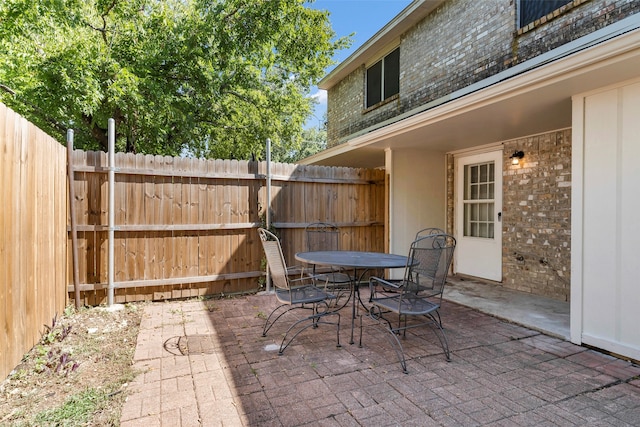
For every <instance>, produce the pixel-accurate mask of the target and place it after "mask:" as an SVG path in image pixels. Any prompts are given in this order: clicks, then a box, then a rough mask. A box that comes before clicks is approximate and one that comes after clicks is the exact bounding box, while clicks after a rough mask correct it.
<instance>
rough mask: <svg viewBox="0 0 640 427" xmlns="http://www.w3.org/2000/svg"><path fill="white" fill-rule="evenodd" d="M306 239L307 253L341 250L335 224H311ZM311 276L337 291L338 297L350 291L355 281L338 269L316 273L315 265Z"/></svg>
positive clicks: (306, 232) (338, 232) (338, 231)
mask: <svg viewBox="0 0 640 427" xmlns="http://www.w3.org/2000/svg"><path fill="white" fill-rule="evenodd" d="M305 237H306V241H307V251H309V252H315V251H338V250H340V229H339V228H338V227H337V226H336V225H334V224H329V223H326V222H315V223H312V224H309V225H307V226H306V227H305ZM311 274H312V275H313V277H314V278H315V280H316V281H317V282H319V283H324V284H325V288H327V289H329V288H330V289H331V290H332V291H335V292H336V293H337V297H340V296H342V291H346V292H349V291H350V286H351V281H352V280H353V279H352V278H351V276H350V275H349V274H347V273H346V272H345V271H344V270H342V269H340V268H338V267H331V270H330V271H328V272H325V271H316V266H315V265H314V266H313V267H312V272H311ZM336 299H339V298H336Z"/></svg>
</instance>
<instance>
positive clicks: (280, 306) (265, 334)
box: [262, 304, 292, 337]
mask: <svg viewBox="0 0 640 427" xmlns="http://www.w3.org/2000/svg"><path fill="white" fill-rule="evenodd" d="M282 307H287V304H281V305H279V306H277V307H276V308H274V309H273V311H272V312H271V313H270V314H269V316H268V317H267V320H265V322H264V326H263V327H262V336H263V337H266V336H267V332H269V329H271V327H272V326H273V325H274V324H275V323H276V322H277V321H278V319H279V318H281V317H282V316H283V315H284V314H285V313H287V312H288V311H289V310H291V309H292V307H289V308H288V309H287V310H285V311H283V312H282V313H280V314H279V315H278V316H276V318H275V319H273V321H272V322H271V324H269V320H271V318H272V317H273V315H274V314H275V313H276V312H277V311H278V310H280V309H281V308H282Z"/></svg>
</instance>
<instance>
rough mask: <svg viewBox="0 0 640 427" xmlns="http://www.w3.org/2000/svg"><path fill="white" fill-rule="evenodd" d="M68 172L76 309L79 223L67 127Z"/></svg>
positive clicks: (71, 135) (70, 135) (69, 134)
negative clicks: (75, 207)
mask: <svg viewBox="0 0 640 427" xmlns="http://www.w3.org/2000/svg"><path fill="white" fill-rule="evenodd" d="M67 174H68V176H69V220H70V221H71V260H72V264H73V291H74V294H75V300H76V309H79V308H80V271H79V267H78V227H77V225H78V223H77V221H76V210H75V209H74V206H75V200H76V195H75V188H74V184H73V181H74V172H73V129H67Z"/></svg>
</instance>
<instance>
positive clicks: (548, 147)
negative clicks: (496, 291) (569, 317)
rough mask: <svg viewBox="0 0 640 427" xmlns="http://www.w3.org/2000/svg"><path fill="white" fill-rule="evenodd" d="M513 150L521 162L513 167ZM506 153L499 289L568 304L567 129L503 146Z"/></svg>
mask: <svg viewBox="0 0 640 427" xmlns="http://www.w3.org/2000/svg"><path fill="white" fill-rule="evenodd" d="M516 150H522V151H524V153H525V157H524V158H523V159H522V160H521V161H520V164H519V165H517V166H514V165H511V162H510V159H509V158H508V157H509V155H510V154H511V153H513V152H514V151H516ZM504 154H505V158H504V166H503V168H504V172H503V194H502V218H503V224H502V227H503V228H502V272H503V284H504V286H506V287H509V288H513V289H517V290H520V291H524V292H530V293H533V294H537V295H544V296H547V297H551V298H554V299H559V300H562V301H569V295H570V283H571V130H568V129H567V130H561V131H556V132H550V133H546V134H542V135H536V136H531V137H526V138H521V139H516V140H513V141H509V142H505V143H504Z"/></svg>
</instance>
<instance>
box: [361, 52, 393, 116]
mask: <svg viewBox="0 0 640 427" xmlns="http://www.w3.org/2000/svg"><path fill="white" fill-rule="evenodd" d="M399 92H400V48H397V49H396V50H394V51H393V52H391V53H389V54H388V55H387V56H385V57H384V58H382V59H381V60H380V61H378V62H376V63H375V64H373V65H372V66H371V67H369V68H367V100H366V107H367V108H369V107H371V106H373V105H376V104H377V103H379V102H382V101H384V100H385V99H388V98H391V97H392V96H393V95H397V94H398V93H399Z"/></svg>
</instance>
